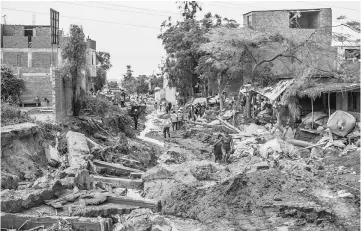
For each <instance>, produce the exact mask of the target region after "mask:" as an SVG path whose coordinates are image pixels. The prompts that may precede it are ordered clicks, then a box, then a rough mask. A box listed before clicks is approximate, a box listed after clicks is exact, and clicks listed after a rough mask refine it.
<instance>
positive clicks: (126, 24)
mask: <svg viewBox="0 0 361 231" xmlns="http://www.w3.org/2000/svg"><path fill="white" fill-rule="evenodd" d="M2 9H5V10H12V11H21V12H27V13H36V14H44V15H49V14H48V13H41V12H35V11H27V10H18V9H11V8H6V7H4V8H2ZM61 17H62V18H73V19H80V20H86V21H93V22H102V23H110V24H117V25H125V26H134V27H143V28H150V29H158V30H160V28H158V27H151V26H145V25H136V24H130V23H120V22H112V21H103V20H95V19H90V18H79V17H73V16H64V15H61Z"/></svg>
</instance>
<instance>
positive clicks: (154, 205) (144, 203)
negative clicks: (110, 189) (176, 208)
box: [107, 196, 161, 212]
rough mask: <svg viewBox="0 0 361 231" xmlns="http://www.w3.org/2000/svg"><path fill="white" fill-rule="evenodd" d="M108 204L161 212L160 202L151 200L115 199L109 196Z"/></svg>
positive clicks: (120, 197)
mask: <svg viewBox="0 0 361 231" xmlns="http://www.w3.org/2000/svg"><path fill="white" fill-rule="evenodd" d="M107 202H108V203H113V204H122V205H132V206H139V207H141V208H150V209H153V210H155V211H156V212H159V211H160V210H161V204H160V201H155V200H150V199H133V198H130V197H122V196H118V197H114V196H108V198H107Z"/></svg>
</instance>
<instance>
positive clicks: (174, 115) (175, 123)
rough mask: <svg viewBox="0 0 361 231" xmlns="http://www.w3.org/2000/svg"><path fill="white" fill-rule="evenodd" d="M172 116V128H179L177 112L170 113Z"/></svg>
mask: <svg viewBox="0 0 361 231" xmlns="http://www.w3.org/2000/svg"><path fill="white" fill-rule="evenodd" d="M170 118H171V120H172V128H173V131H174V127H175V130H177V121H178V120H177V113H175V111H173V112H172V114H170Z"/></svg>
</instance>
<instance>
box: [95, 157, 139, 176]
mask: <svg viewBox="0 0 361 231" xmlns="http://www.w3.org/2000/svg"><path fill="white" fill-rule="evenodd" d="M93 164H94V165H97V166H100V167H105V168H109V169H114V170H117V171H121V172H124V173H127V174H128V173H129V174H130V173H131V172H143V171H142V170H139V169H135V168H129V167H125V166H123V165H120V164H114V163H108V162H105V161H101V160H94V161H93Z"/></svg>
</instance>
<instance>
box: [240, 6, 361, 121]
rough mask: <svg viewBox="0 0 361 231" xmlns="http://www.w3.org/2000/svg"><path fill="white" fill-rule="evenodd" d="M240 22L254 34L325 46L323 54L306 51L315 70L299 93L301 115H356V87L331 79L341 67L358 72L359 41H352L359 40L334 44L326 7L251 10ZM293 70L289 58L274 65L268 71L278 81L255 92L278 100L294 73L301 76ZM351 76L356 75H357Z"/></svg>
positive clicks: (346, 39)
mask: <svg viewBox="0 0 361 231" xmlns="http://www.w3.org/2000/svg"><path fill="white" fill-rule="evenodd" d="M243 22H244V26H245V27H249V28H252V29H254V30H257V31H265V32H272V33H279V34H280V35H282V36H285V37H287V38H290V39H292V40H293V41H295V42H302V41H306V40H307V39H310V38H312V41H314V42H315V43H318V44H320V45H321V46H323V47H326V49H327V51H326V52H323V51H322V50H317V49H315V50H311V51H309V52H310V55H311V56H312V59H314V60H315V62H314V63H310V64H312V65H313V67H314V70H315V71H314V72H313V73H312V74H311V75H310V76H308V77H309V78H310V79H311V84H308V85H309V86H308V87H307V89H303V90H302V91H301V92H300V94H299V96H300V98H299V106H300V108H301V116H304V115H307V114H308V113H310V112H312V111H324V112H327V114H329V113H332V112H334V111H336V110H344V111H349V112H354V113H359V112H360V106H359V105H360V86H359V84H355V83H352V82H347V81H346V80H345V81H343V80H337V79H335V78H334V76H335V72H336V71H338V70H339V69H340V68H342V67H344V66H345V65H347V68H348V69H355V70H359V68H360V66H359V59H360V55H359V54H360V53H359V52H360V48H359V42H355V41H359V39H358V40H357V39H350V37H349V36H346V37H342V36H339V37H341V38H344V40H341V41H336V43H335V41H334V39H335V36H334V34H335V33H334V32H333V29H332V10H331V9H330V8H319V9H295V10H267V11H251V12H249V13H246V14H244V15H243ZM345 30H347V29H345ZM345 30H341V34H339V35H342V33H343V34H346V31H345ZM348 32H350V31H348ZM350 34H353V37H355V36H356V37H357V36H358V37H359V34H358V35H357V33H355V32H352V31H351V32H350ZM355 34H356V35H355ZM347 41H348V42H347ZM349 41H354V42H349ZM310 59H311V58H310ZM286 66H287V67H286ZM297 68H298V67H297V66H296V63H294V62H292V60H290V59H288V60H287V59H284V60H282V61H276V62H274V66H273V69H272V71H273V73H275V76H279V78H280V79H282V80H281V81H280V82H278V83H277V84H275V85H273V86H268V87H267V88H263V89H256V90H255V91H256V92H257V93H258V94H261V95H263V96H265V97H266V98H269V99H270V100H271V101H274V100H280V98H281V96H282V93H283V92H284V91H285V90H286V89H287V88H289V87H291V86H292V83H293V80H294V77H296V76H295V73H297V74H298V75H297V74H296V75H297V77H299V75H301V74H300V73H299V72H298V69H297ZM301 68H302V67H300V69H299V70H301ZM290 70H291V71H290ZM355 75H359V72H358V74H357V72H356V74H355ZM358 115H359V114H358ZM358 117H359V116H358Z"/></svg>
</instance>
